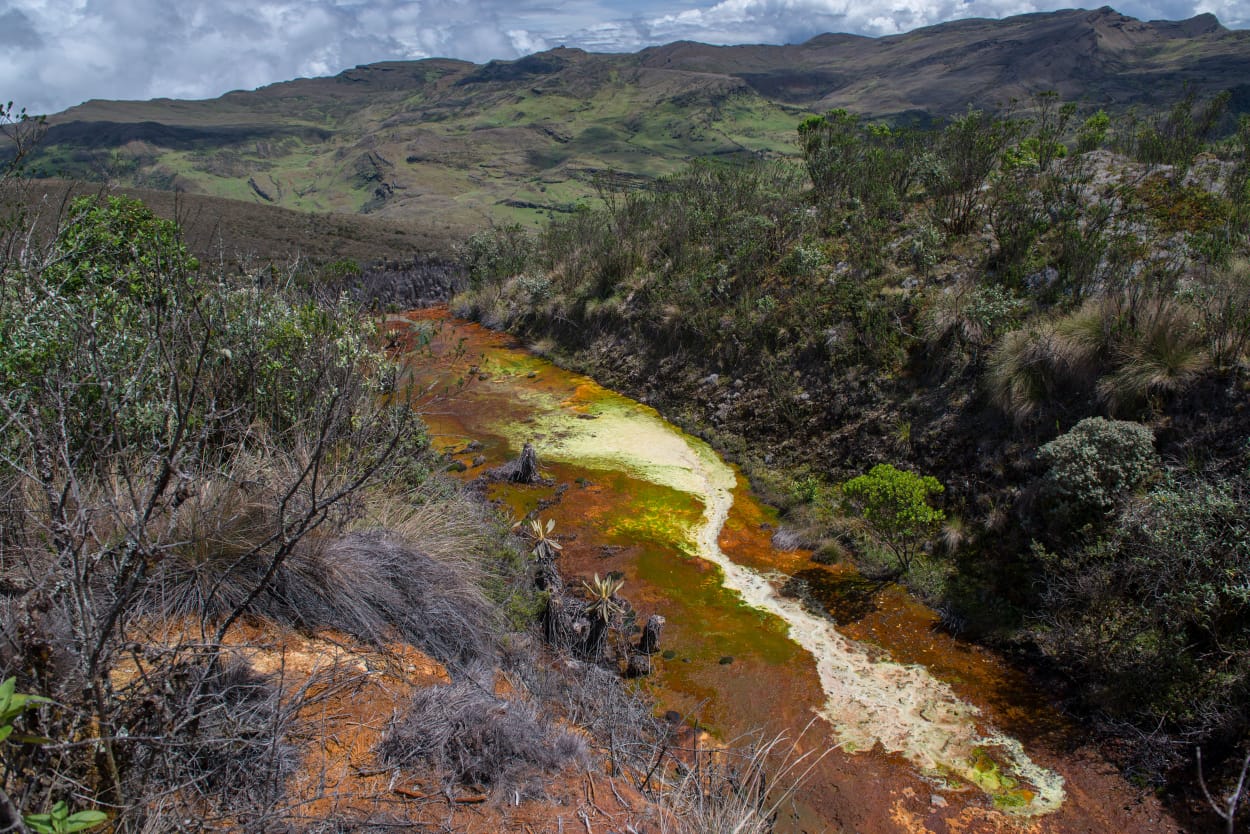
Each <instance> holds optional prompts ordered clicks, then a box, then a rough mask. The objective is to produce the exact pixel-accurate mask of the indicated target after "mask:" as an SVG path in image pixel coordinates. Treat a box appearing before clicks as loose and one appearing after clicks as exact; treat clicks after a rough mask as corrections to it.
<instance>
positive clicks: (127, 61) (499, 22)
mask: <svg viewBox="0 0 1250 834" xmlns="http://www.w3.org/2000/svg"><path fill="white" fill-rule="evenodd" d="M1065 5H1066V4H1064V3H1063V2H1050V0H884V2H883V0H720V2H707V0H704V1H703V2H700V0H636V2H625V0H0V102H4V101H12V102H14V104H15V105H16V106H17V107H19V108H20V107H25V108H26V109H27V111H29V112H30V113H54V112H57V111H60V110H63V109H65V108H67V107H70V106H72V105H74V104H78V103H80V102H82V101H85V100H87V99H91V98H108V99H150V98H160V97H168V98H213V97H215V96H219V95H221V94H222V93H225V92H228V91H230V90H238V89H254V88H256V87H260V86H263V85H265V84H270V83H273V82H276V81H286V80H289V79H292V78H298V77H300V76H306V77H314V76H323V75H333V74H335V73H338V72H340V71H341V70H344V69H348V68H350V67H353V66H356V65H357V64H366V63H372V62H375V61H385V60H396V59H400V60H403V59H417V58H428V57H435V56H440V57H452V58H463V59H466V60H470V61H476V62H482V61H486V60H489V59H492V58H500V59H512V58H517V57H520V56H522V55H527V54H529V53H532V52H537V51H541V50H544V49H549V48H552V47H555V46H560V45H564V46H571V47H581V48H583V49H587V50H590V51H595V52H625V51H634V50H637V49H640V48H642V47H644V46H651V45H654V44H661V43H669V42H671V41H675V40H683V39H685V40H697V41H703V42H705V43H716V44H729V43H800V42H802V41H805V40H807V39H808V38H810V37H812V36H814V35H818V34H821V33H823V32H852V33H856V34H862V35H889V34H895V33H898V32H906V31H909V30H911V29H915V28H918V27H920V26H928V25H931V24H935V23H941V22H943V21H947V20H954V19H958V18H967V17H990V18H998V17H1006V16H1008V15H1013V14H1022V13H1026V12H1036V11H1051V10H1054V9H1058V8H1064V7H1065ZM1115 7H1116V8H1117V9H1118V10H1119V11H1120V12H1123V13H1124V14H1127V15H1131V16H1133V17H1137V18H1141V19H1143V20H1154V19H1167V20H1180V19H1184V18H1188V17H1192V16H1194V15H1196V14H1201V13H1203V12H1211V13H1213V14H1215V15H1216V17H1218V18H1219V19H1220V21H1221V22H1222V23H1223V24H1224V25H1225V26H1228V27H1230V28H1237V29H1244V28H1250V2H1246V0H1125V1H1124V2H1121V3H1118V4H1116V6H1115Z"/></svg>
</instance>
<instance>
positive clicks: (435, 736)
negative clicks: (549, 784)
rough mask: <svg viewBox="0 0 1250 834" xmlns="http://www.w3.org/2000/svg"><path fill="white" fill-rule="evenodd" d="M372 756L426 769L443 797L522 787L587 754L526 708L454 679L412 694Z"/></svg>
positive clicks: (577, 741) (575, 738) (572, 737)
mask: <svg viewBox="0 0 1250 834" xmlns="http://www.w3.org/2000/svg"><path fill="white" fill-rule="evenodd" d="M378 755H379V757H380V758H381V760H382V761H383V762H385V763H387V764H390V765H394V766H396V767H405V768H412V767H419V766H426V767H429V768H432V769H433V770H434V772H436V773H438V774H439V775H440V776H441V778H442V779H443V785H444V789H445V790H446V791H447V792H448V793H449V795H450V793H451V792H452V791H453V790H454V789H455V787H456V786H458V785H465V786H481V787H488V788H496V789H499V790H505V789H507V790H519V789H521V788H522V787H528V783H529V782H530V781H531V780H530V777H532V776H534V775H536V774H541V773H547V772H550V771H554V770H557V769H558V768H560V767H561V766H563V765H564V764H566V763H570V762H575V761H579V760H581V759H583V758H584V757H585V756H586V755H587V748H586V742H585V739H583V738H582V737H581V736H579V735H576V734H574V733H572V732H569V731H567V730H565V729H563V728H561V727H560V726H559V725H558V724H557V723H556V722H555V721H554V720H553V719H552V718H550V717H547V716H543V715H541V714H540V713H539V711H538V710H537V709H536V708H535V707H534V706H533V704H531V703H530V702H529V701H525V700H505V699H501V698H497V697H495V696H494V695H493V694H491V693H490V692H489V691H487V690H486V689H484V688H482V687H481V686H478V685H477V684H476V683H474V682H472V681H468V680H460V681H455V682H453V683H450V684H446V685H443V686H433V687H427V688H425V689H422V690H419V691H418V692H417V693H416V694H415V695H414V696H413V699H412V703H411V704H410V705H409V707H408V710H407V711H406V712H405V713H404V714H403V715H402V716H399V717H397V718H396V719H395V720H394V721H393V722H392V724H391V726H390V728H389V729H388V730H387V733H386V736H385V737H384V738H383V739H382V742H381V744H379V746H378Z"/></svg>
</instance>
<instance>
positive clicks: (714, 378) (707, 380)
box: [699, 374, 720, 385]
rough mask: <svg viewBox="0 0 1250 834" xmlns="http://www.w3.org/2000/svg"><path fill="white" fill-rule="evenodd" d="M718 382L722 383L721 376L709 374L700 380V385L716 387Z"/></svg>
mask: <svg viewBox="0 0 1250 834" xmlns="http://www.w3.org/2000/svg"><path fill="white" fill-rule="evenodd" d="M718 382H720V374H708V375H707V376H705V377H704V378H703V379H701V380H699V384H700V385H715V384H716V383H718Z"/></svg>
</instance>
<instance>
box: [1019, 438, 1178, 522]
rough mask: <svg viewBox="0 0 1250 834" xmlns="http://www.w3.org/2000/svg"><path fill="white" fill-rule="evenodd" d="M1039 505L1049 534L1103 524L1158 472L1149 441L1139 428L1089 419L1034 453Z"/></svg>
mask: <svg viewBox="0 0 1250 834" xmlns="http://www.w3.org/2000/svg"><path fill="white" fill-rule="evenodd" d="M1037 457H1038V461H1039V462H1040V463H1041V464H1042V465H1043V466H1045V467H1046V473H1045V474H1044V475H1043V476H1042V482H1041V494H1040V497H1041V501H1042V510H1043V514H1044V518H1045V521H1046V522H1047V524H1048V526H1049V527H1050V529H1051V531H1052V532H1055V533H1060V534H1061V533H1063V532H1065V531H1072V530H1076V529H1079V528H1080V527H1082V526H1083V525H1085V524H1089V523H1095V522H1101V521H1104V520H1105V519H1106V517H1107V515H1108V513H1110V512H1111V511H1112V510H1113V509H1114V508H1115V506H1116V504H1117V502H1119V501H1120V500H1121V499H1122V498H1123V497H1124V496H1125V495H1126V494H1128V493H1129V492H1131V491H1132V490H1134V489H1137V488H1138V487H1140V486H1141V485H1142V484H1143V483H1144V482H1145V481H1146V479H1147V478H1148V477H1149V476H1150V475H1151V474H1152V473H1153V472H1155V471H1156V470H1157V469H1158V467H1159V455H1158V453H1157V452H1156V451H1155V449H1154V436H1153V435H1152V434H1151V432H1150V429H1148V428H1146V427H1145V426H1143V425H1141V424H1140V423H1132V422H1128V421H1124V420H1107V419H1105V418H1102V417H1088V418H1086V419H1084V420H1082V421H1081V422H1079V423H1077V424H1076V425H1075V426H1073V428H1072V429H1071V430H1070V431H1069V432H1068V433H1067V434H1064V435H1061V436H1060V437H1058V438H1056V439H1055V440H1052V441H1051V442H1049V443H1047V444H1046V445H1045V446H1043V447H1042V448H1041V449H1040V450H1039V451H1038V456H1037Z"/></svg>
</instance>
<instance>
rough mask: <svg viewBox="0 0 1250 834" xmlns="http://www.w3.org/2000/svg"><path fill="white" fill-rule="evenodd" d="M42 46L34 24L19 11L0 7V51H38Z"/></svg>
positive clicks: (41, 40)
mask: <svg viewBox="0 0 1250 834" xmlns="http://www.w3.org/2000/svg"><path fill="white" fill-rule="evenodd" d="M42 44H43V39H42V38H40V37H39V33H38V32H37V31H35V24H34V23H32V22H31V20H30V18H29V17H27V16H26V15H25V14H24V13H23V12H22V10H21V9H13V8H9V7H7V6H3V5H0V49H4V48H6V47H14V48H17V49H38V48H39V47H40V46H42Z"/></svg>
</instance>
